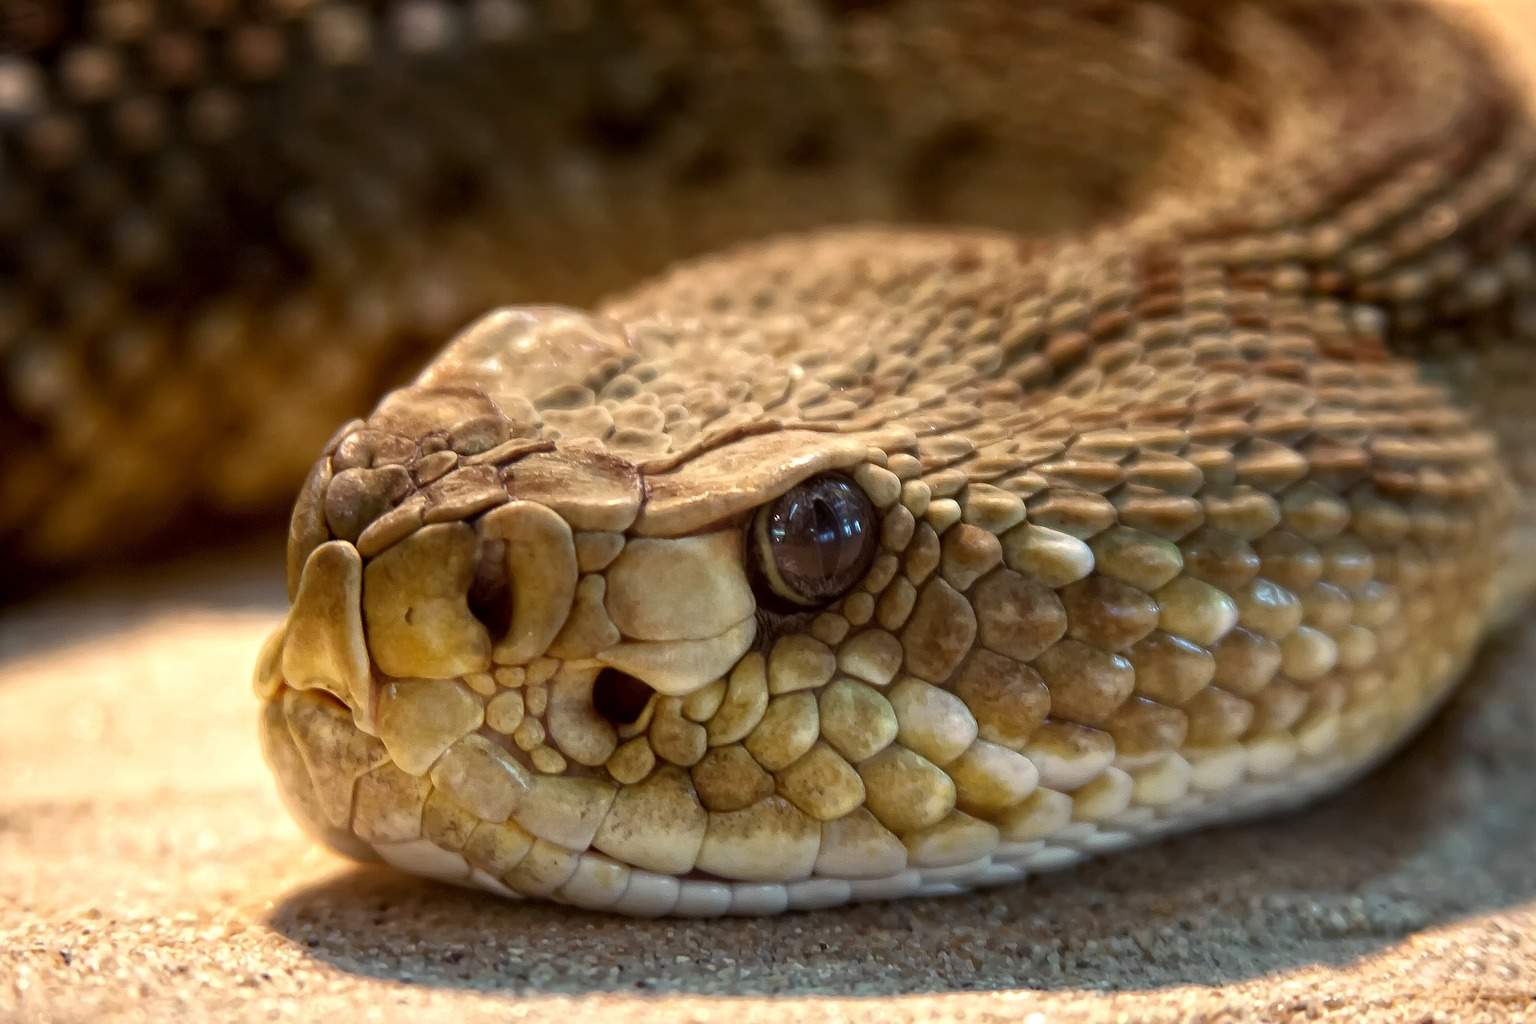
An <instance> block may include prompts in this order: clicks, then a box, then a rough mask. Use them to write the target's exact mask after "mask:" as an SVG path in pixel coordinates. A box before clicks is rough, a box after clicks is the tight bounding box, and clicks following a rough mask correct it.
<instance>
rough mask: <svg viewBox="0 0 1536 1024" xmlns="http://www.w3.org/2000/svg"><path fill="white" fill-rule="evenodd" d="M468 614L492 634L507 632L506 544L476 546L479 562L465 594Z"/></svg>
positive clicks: (509, 601)
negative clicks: (466, 594)
mask: <svg viewBox="0 0 1536 1024" xmlns="http://www.w3.org/2000/svg"><path fill="white" fill-rule="evenodd" d="M467 601H468V603H469V611H470V614H471V615H473V616H474V617H475V618H477V619H479V620H480V622H481V624H482V625H483V626H485V628H486V629H487V630H488V631H489V632H490V634H491V636H493V637H502V636H506V635H507V631H508V630H509V629H511V628H512V588H511V587H510V586H509V585H508V579H507V543H506V541H501V540H493V541H488V542H486V543H484V544H482V545H481V546H480V561H479V563H478V564H477V565H476V566H475V578H474V580H472V581H471V582H470V584H469V594H468V596H467Z"/></svg>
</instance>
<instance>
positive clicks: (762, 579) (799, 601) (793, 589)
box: [751, 473, 877, 611]
mask: <svg viewBox="0 0 1536 1024" xmlns="http://www.w3.org/2000/svg"><path fill="white" fill-rule="evenodd" d="M874 524H875V510H874V507H873V506H872V505H871V504H870V501H869V497H868V496H867V495H866V494H865V493H864V491H863V489H862V488H861V487H859V485H858V484H855V483H854V482H853V481H852V480H850V479H848V478H847V477H845V476H839V475H837V474H833V473H829V474H827V475H825V476H818V477H813V478H812V479H810V480H807V481H805V482H804V483H802V484H800V485H798V486H797V487H794V488H792V489H791V490H790V491H788V492H787V493H786V494H784V495H783V496H781V497H779V498H778V499H777V500H775V501H774V502H773V503H772V504H769V505H765V506H763V507H762V508H761V509H759V510H758V513H757V518H756V519H754V520H753V522H752V538H751V547H752V553H753V557H752V561H753V564H754V565H755V567H756V569H757V582H758V587H757V590H758V600H759V603H761V604H763V605H764V606H765V607H768V608H772V609H775V610H794V611H799V610H804V609H807V608H815V607H818V606H820V605H824V604H827V603H829V602H830V601H833V600H835V599H836V598H838V597H841V596H842V595H843V594H844V593H846V592H847V591H849V590H850V589H852V588H853V586H854V585H855V584H857V583H858V582H859V580H861V579H862V578H863V577H864V574H865V572H867V571H868V570H869V563H870V562H871V561H873V560H874V557H875V548H876V547H877V544H876V539H875V528H874Z"/></svg>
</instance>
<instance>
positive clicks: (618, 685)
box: [592, 668, 656, 725]
mask: <svg viewBox="0 0 1536 1024" xmlns="http://www.w3.org/2000/svg"><path fill="white" fill-rule="evenodd" d="M655 692H656V691H655V690H653V689H651V687H650V686H649V685H648V684H647V683H645V682H644V681H642V680H639V679H636V678H635V677H634V676H632V675H630V674H629V673H628V672H620V671H619V670H618V669H616V668H605V669H603V670H602V671H601V672H599V673H598V675H597V679H596V681H594V682H593V684H592V707H593V708H594V709H595V710H596V711H597V713H598V714H599V715H602V716H603V718H604V719H606V720H607V721H608V722H610V723H611V724H613V725H629V724H630V723H631V722H633V721H635V720H636V719H638V718H639V717H640V715H641V713H642V712H643V711H645V706H646V704H648V703H650V700H651V695H652V694H653V693H655Z"/></svg>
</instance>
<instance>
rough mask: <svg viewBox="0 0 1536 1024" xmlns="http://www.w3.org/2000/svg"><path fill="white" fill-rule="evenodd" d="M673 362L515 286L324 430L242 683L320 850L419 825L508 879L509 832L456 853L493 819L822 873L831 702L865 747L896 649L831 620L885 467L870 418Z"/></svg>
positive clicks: (856, 573) (683, 854)
mask: <svg viewBox="0 0 1536 1024" xmlns="http://www.w3.org/2000/svg"><path fill="white" fill-rule="evenodd" d="M660 377H661V375H660V374H659V373H657V372H656V369H655V367H654V365H652V364H649V363H648V362H647V360H646V352H645V344H644V341H643V340H640V341H637V340H636V339H635V338H634V337H633V336H632V335H631V332H630V331H628V330H626V329H625V328H624V327H622V326H620V325H619V324H617V323H615V322H614V321H610V320H605V319H603V318H599V317H591V316H587V315H585V314H579V313H575V312H573V311H569V310H563V309H555V308H548V307H545V308H530V309H516V310H505V311H502V312H499V313H497V314H493V315H492V316H491V317H489V318H487V319H486V320H484V321H482V322H480V323H479V324H476V325H474V326H473V327H471V328H470V329H469V330H468V331H467V332H466V333H465V334H464V335H463V336H462V337H461V338H460V339H459V340H458V341H457V342H455V343H454V344H453V345H452V346H450V347H449V348H448V349H447V350H446V351H445V353H444V355H443V356H442V357H440V358H439V360H438V361H437V362H435V363H434V364H433V366H432V367H430V368H429V369H428V370H427V371H425V372H424V373H423V374H422V375H421V376H420V377H419V378H418V379H417V380H416V381H415V382H413V383H412V384H411V385H410V386H409V387H407V388H404V389H402V390H400V391H398V392H395V393H393V394H391V395H389V396H387V397H386V398H385V399H384V400H383V401H382V402H381V403H380V405H379V407H378V408H377V409H376V410H375V411H374V412H373V414H371V415H370V417H369V418H368V419H367V420H366V421H357V422H354V423H352V424H349V425H348V426H347V427H346V428H344V429H343V430H342V431H340V432H339V433H338V434H337V436H336V437H335V438H334V439H333V441H332V442H331V444H329V445H328V446H327V448H326V451H325V454H324V455H323V457H322V458H321V459H320V460H319V461H318V462H317V463H316V465H315V468H314V470H313V471H312V473H311V475H310V478H309V480H308V482H307V483H306V485H305V487H304V489H303V491H302V493H301V496H300V498H299V501H298V502H297V504H296V507H295V510H294V514H293V519H292V528H291V533H290V546H289V571H290V593H291V598H292V609H291V612H290V615H289V618H288V622H287V625H286V627H285V630H284V631H283V633H282V634H281V635H280V636H279V637H277V638H275V640H274V642H273V644H272V645H271V647H270V649H269V651H268V652H267V654H266V655H265V657H264V659H263V667H262V668H260V669H259V670H258V689H259V690H260V691H261V692H262V693H263V694H264V695H265V696H267V697H268V698H270V700H269V712H268V717H269V718H270V719H271V720H272V724H271V728H270V729H269V730H268V737H267V738H268V757H269V759H270V760H272V761H273V763H274V766H275V767H279V775H280V776H281V777H285V788H286V789H287V790H289V791H290V793H289V796H290V801H291V802H293V803H296V804H303V803H305V802H306V801H307V802H308V804H309V805H310V806H308V807H307V808H306V807H303V806H296V807H295V812H296V813H297V814H298V815H299V817H300V818H301V820H307V821H309V822H310V823H311V824H312V825H313V826H314V830H315V831H316V832H318V833H320V834H321V835H323V836H324V837H325V838H327V839H328V840H329V841H331V842H332V845H335V846H339V847H341V848H343V849H346V850H348V851H349V852H354V853H355V852H358V844H357V843H356V842H355V841H354V840H355V839H360V840H362V841H363V843H364V844H366V845H367V847H368V848H371V849H373V850H376V851H379V852H381V853H383V854H384V855H385V856H388V857H404V858H407V859H409V858H410V857H412V856H416V855H417V854H419V853H420V851H421V850H423V849H425V847H421V846H419V845H416V846H413V845H410V844H419V843H420V842H422V841H423V836H424V835H425V836H426V837H427V838H428V839H431V840H432V841H433V843H434V844H435V845H434V846H433V849H437V850H439V851H442V850H444V849H445V847H444V845H443V844H444V843H448V844H449V845H448V846H447V847H446V849H447V851H448V852H449V853H454V854H458V855H461V856H465V857H468V861H467V863H471V864H476V865H479V866H480V867H479V868H477V870H479V869H483V867H484V864H485V863H487V858H490V862H494V863H495V864H497V865H500V866H501V868H502V870H498V871H494V872H492V873H491V878H492V879H493V880H495V879H502V882H504V877H503V876H505V875H506V874H508V873H509V872H511V871H512V870H513V868H512V866H510V865H509V863H508V857H510V854H507V853H506V852H505V851H503V852H502V853H493V852H492V853H487V852H486V851H481V852H480V855H479V858H478V859H477V858H476V856H471V855H470V854H469V853H465V852H464V844H465V843H468V842H469V841H470V840H469V838H468V837H470V836H474V835H481V834H482V833H481V831H480V830H481V829H482V828H484V829H490V826H491V825H494V826H496V828H495V829H491V830H490V831H486V832H485V833H484V835H483V836H482V839H481V841H482V842H485V843H489V842H491V839H490V838H487V837H489V836H492V835H495V836H499V837H500V840H501V841H503V842H508V843H512V844H513V846H514V847H516V846H518V843H519V839H520V837H521V836H522V835H524V834H526V837H527V840H528V842H527V850H532V849H534V845H533V844H535V843H538V842H543V843H546V844H550V851H545V852H546V853H547V854H549V855H553V854H552V852H551V851H553V850H556V849H558V850H563V851H567V853H568V854H569V855H570V856H572V857H574V856H576V855H577V854H578V853H579V852H580V851H584V850H596V851H601V853H602V854H603V855H604V856H606V857H607V858H608V859H609V860H611V861H612V862H614V863H616V864H619V865H622V866H623V867H625V868H626V869H628V870H633V871H645V872H651V873H654V874H655V875H657V876H658V877H662V876H677V875H684V874H687V873H688V872H689V871H692V870H694V869H695V868H699V869H701V870H708V871H710V872H712V873H713V874H716V875H718V876H719V877H721V878H731V879H742V880H767V879H770V878H772V879H776V878H779V877H780V876H781V875H782V874H783V872H784V870H785V862H784V858H786V857H787V858H789V861H790V871H791V873H793V874H798V875H806V874H809V873H810V871H811V869H812V865H813V862H814V860H815V858H816V856H817V852H818V849H819V844H820V836H821V825H820V821H821V819H822V818H826V817H843V816H845V815H847V814H848V813H850V812H852V811H854V810H856V809H857V807H858V805H859V803H860V801H861V800H862V797H863V784H862V782H860V781H859V777H858V775H857V774H856V773H855V772H854V771H853V769H852V767H851V765H850V764H849V762H848V761H847V760H846V759H844V758H843V757H842V756H840V755H839V754H838V753H837V752H836V751H835V750H834V749H833V747H832V746H830V745H829V743H828V742H827V741H826V740H824V739H823V738H822V733H823V729H822V723H821V722H820V719H821V718H822V717H827V716H829V717H830V719H831V721H830V722H828V723H827V724H828V725H830V726H832V728H831V729H829V730H827V733H828V735H829V736H830V735H834V734H836V733H837V727H838V726H839V725H841V726H842V729H841V736H842V737H843V738H844V745H846V746H848V747H850V748H855V749H856V751H857V752H860V753H862V752H863V750H864V748H865V747H869V746H870V745H871V744H876V745H883V744H884V743H889V742H890V740H891V738H892V736H893V735H894V719H893V718H892V717H891V712H890V709H889V706H888V705H885V704H884V702H883V701H880V702H879V704H880V707H881V708H883V713H880V710H879V708H876V710H875V712H874V713H873V719H871V721H870V722H866V721H865V719H870V715H871V710H870V709H871V708H872V707H874V702H871V701H870V700H868V699H867V698H868V697H869V696H873V692H872V691H870V687H869V683H874V684H877V685H883V684H886V683H889V682H890V681H891V679H892V678H893V676H894V673H895V671H896V669H897V667H898V666H899V664H900V661H901V650H900V646H899V644H898V643H897V641H896V639H895V638H894V637H893V636H892V634H890V633H888V632H885V631H882V630H873V631H869V632H867V633H866V634H865V635H864V637H863V638H862V639H855V640H854V641H852V642H849V643H846V644H845V643H844V641H845V640H846V639H848V638H849V633H850V627H849V621H848V619H847V617H846V616H845V615H842V614H839V613H838V611H837V610H836V609H837V606H839V605H840V603H841V602H844V601H845V600H847V599H849V598H850V597H851V598H852V600H853V601H854V603H855V605H858V606H861V607H862V606H864V605H869V606H871V607H872V604H873V595H872V594H871V593H870V590H869V589H861V588H862V587H866V586H867V585H868V584H870V583H871V582H875V583H880V582H881V581H884V582H889V580H890V578H891V576H892V575H893V574H894V569H895V558H894V556H893V555H891V554H889V553H887V554H885V555H884V556H883V557H880V556H879V553H880V549H881V543H882V540H881V537H882V531H883V533H884V536H885V540H886V543H887V544H888V545H889V544H890V543H892V541H893V540H894V541H895V542H896V543H897V545H898V546H899V545H900V544H902V543H905V541H906V540H907V539H908V538H910V536H911V534H912V532H913V523H914V520H913V517H912V514H911V513H910V511H908V510H907V509H905V508H904V507H902V505H901V504H900V503H899V500H898V499H899V497H900V495H901V492H902V484H901V481H900V480H899V479H898V478H897V476H896V475H895V474H894V473H892V472H891V471H890V470H888V469H886V468H884V466H883V465H882V463H885V462H886V461H887V459H886V456H885V454H884V452H883V451H882V450H880V449H879V448H878V447H872V444H871V441H870V439H869V438H867V437H862V436H860V435H858V434H856V433H840V432H837V431H834V430H829V429H825V428H823V427H816V426H814V425H813V424H810V423H808V422H805V421H786V420H785V419H783V418H779V417H770V416H768V415H766V413H765V412H764V411H763V409H762V408H761V406H760V405H757V404H756V403H753V402H751V401H740V400H738V402H737V404H736V405H735V407H734V409H733V410H728V411H726V412H725V413H724V414H722V413H721V412H719V411H715V412H713V413H711V412H710V410H709V408H708V401H707V400H708V399H710V398H714V397H717V396H718V395H717V394H709V393H706V394H698V393H695V394H682V393H677V392H675V391H671V390H669V389H668V388H667V387H666V386H665V381H664V380H659V378H660ZM720 390H724V389H723V388H722V389H716V392H717V393H718V391H720ZM701 406H704V407H705V408H704V411H703V412H700V411H699V408H700V407H701ZM711 415H713V417H714V419H715V420H716V421H718V422H715V423H711V422H710V420H709V417H710V416H711ZM908 461H910V462H912V463H913V464H914V466H915V460H913V459H911V458H910V457H908ZM882 522H884V523H887V524H892V525H885V526H884V527H882ZM903 527H904V528H905V529H903ZM870 589H873V590H878V589H879V588H878V586H875V587H872V588H870ZM907 589H908V590H910V588H907ZM908 596H910V595H908ZM908 604H910V602H908ZM869 618H870V608H863V610H862V621H864V622H867V621H868V620H869ZM840 645H841V647H840ZM834 677H836V682H834ZM861 679H862V680H863V681H861ZM865 691H869V692H868V693H866V692H865ZM822 704H825V705H826V706H825V708H823V707H822V706H821V705H822ZM279 708H280V710H277V709H279ZM871 722H872V724H871ZM866 726H868V728H866ZM871 729H872V730H873V731H872V732H871V731H870V730H871ZM315 730H320V731H321V732H324V733H325V734H326V735H327V736H329V737H330V738H329V739H317V738H316V735H315ZM332 734H334V735H332ZM290 745H291V746H292V749H291V750H290V749H289V748H290ZM337 750H347V751H351V753H350V754H349V755H348V757H347V758H343V759H341V760H340V761H339V762H338V760H337V758H336V755H335V752H336V751H337ZM802 761H804V768H803V770H802V771H801V772H800V776H801V778H800V781H799V783H798V788H797V786H796V784H795V783H793V782H791V783H790V790H791V791H792V792H795V793H797V794H798V796H797V797H794V798H786V797H784V796H779V795H776V787H775V782H774V776H773V775H772V774H771V773H772V772H775V771H778V772H781V773H782V772H783V771H784V770H786V769H789V768H790V767H791V766H792V765H795V764H799V763H801V762H802ZM285 763H286V764H288V765H289V769H288V770H287V771H286V772H285V771H284V770H283V769H282V768H281V767H280V766H281V765H282V764H285ZM300 765H302V766H303V771H302V772H301V771H300V769H299V766H300ZM829 773H830V776H829ZM786 777H788V778H794V776H786ZM780 788H782V787H780ZM294 793H298V794H299V796H298V797H297V798H295V796H294ZM316 794H319V795H318V796H317V795H316ZM797 799H798V803H797V802H796V800H797ZM418 805H419V806H418ZM711 815H713V816H714V818H715V819H718V820H719V822H721V824H720V825H719V827H718V828H717V829H716V832H717V834H716V835H715V838H714V839H713V840H710V841H706V832H707V831H709V828H710V822H711ZM865 817H868V815H867V813H866V814H865ZM450 820H451V821H453V822H457V823H458V824H456V825H450V824H449V822H450ZM477 822H478V823H480V824H478V825H477V824H476V823H477ZM868 824H869V825H871V826H874V822H873V819H870V820H869V822H868ZM875 827H878V826H875ZM444 829H448V830H449V831H450V832H452V833H453V839H452V840H451V841H450V839H449V838H446V837H447V833H445V832H444V831H443V830H444ZM866 831H868V830H866ZM881 831H883V830H881ZM884 835H885V837H886V838H887V839H889V840H890V843H891V844H894V846H893V848H892V849H891V850H887V851H886V852H887V854H888V856H886V858H885V860H887V861H892V860H893V858H895V852H894V851H895V850H897V849H899V848H900V844H899V843H896V841H895V840H894V838H892V837H890V835H889V833H884ZM453 842H458V843H459V844H460V845H459V846H458V847H457V848H455V847H454V846H453V845H452V843H453ZM401 844H404V845H403V846H402V845H401ZM401 851H404V852H401ZM411 851H415V853H412V852H411ZM524 853H525V855H526V854H527V851H526V850H525V851H524ZM434 856H435V855H434ZM498 858H499V859H498ZM439 859H442V858H439ZM800 861H804V863H803V864H801V863H799V862H800ZM449 863H453V862H452V861H451V858H449ZM418 867H419V865H418ZM455 870H457V869H456V868H455ZM594 870H595V868H594ZM481 881H482V882H483V881H484V879H481ZM497 884H502V883H497ZM515 887H516V886H515Z"/></svg>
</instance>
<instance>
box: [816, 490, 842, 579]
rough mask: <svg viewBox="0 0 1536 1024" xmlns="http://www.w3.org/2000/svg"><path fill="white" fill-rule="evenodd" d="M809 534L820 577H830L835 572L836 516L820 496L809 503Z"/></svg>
mask: <svg viewBox="0 0 1536 1024" xmlns="http://www.w3.org/2000/svg"><path fill="white" fill-rule="evenodd" d="M811 533H812V536H813V537H814V538H815V546H816V561H817V562H818V563H819V565H818V568H819V569H820V571H821V574H822V575H824V576H830V575H832V574H833V573H835V572H836V571H837V514H836V513H835V512H833V511H832V506H831V504H829V503H828V502H827V499H825V498H823V497H821V496H820V495H817V496H816V498H815V499H813V500H812V501H811Z"/></svg>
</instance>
